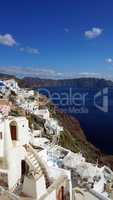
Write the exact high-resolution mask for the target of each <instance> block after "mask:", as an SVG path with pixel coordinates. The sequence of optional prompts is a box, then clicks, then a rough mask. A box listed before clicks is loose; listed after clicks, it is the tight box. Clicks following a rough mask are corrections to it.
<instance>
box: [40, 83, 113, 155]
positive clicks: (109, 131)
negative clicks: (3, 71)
mask: <svg viewBox="0 0 113 200" xmlns="http://www.w3.org/2000/svg"><path fill="white" fill-rule="evenodd" d="M37 91H38V92H39V93H41V94H44V95H46V96H47V97H49V98H50V99H51V100H52V101H53V102H54V104H56V105H57V106H58V107H59V108H60V109H61V110H62V111H64V112H65V113H67V114H68V115H71V116H73V117H75V118H77V119H79V121H80V125H81V127H82V129H83V131H84V133H85V135H86V136H87V139H88V141H90V142H91V143H92V144H94V145H95V146H96V147H97V148H100V149H101V150H102V151H103V152H104V153H106V154H111V155H113V88H112V87H109V88H108V87H105V88H101V89H99V88H93V89H92V88H74V87H48V88H38V89H37Z"/></svg>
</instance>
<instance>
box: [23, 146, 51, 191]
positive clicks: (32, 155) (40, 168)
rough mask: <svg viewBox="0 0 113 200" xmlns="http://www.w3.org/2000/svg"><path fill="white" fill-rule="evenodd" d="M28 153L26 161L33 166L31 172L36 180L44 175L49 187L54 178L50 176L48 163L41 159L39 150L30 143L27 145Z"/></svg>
mask: <svg viewBox="0 0 113 200" xmlns="http://www.w3.org/2000/svg"><path fill="white" fill-rule="evenodd" d="M25 149H26V152H27V155H26V162H27V163H28V165H29V166H30V168H31V174H32V176H33V177H34V178H35V180H37V179H39V178H40V177H41V176H42V175H44V177H45V182H46V187H47V188H48V187H49V186H50V185H51V184H52V180H50V178H49V169H48V167H47V164H46V163H45V162H44V160H43V161H42V160H41V159H40V157H39V156H38V154H37V151H35V150H34V149H33V147H32V146H31V145H30V144H29V145H26V146H25Z"/></svg>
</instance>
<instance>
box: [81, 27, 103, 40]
mask: <svg viewBox="0 0 113 200" xmlns="http://www.w3.org/2000/svg"><path fill="white" fill-rule="evenodd" d="M102 33H103V29H101V28H92V29H91V30H88V31H85V33H84V34H85V37H86V38H88V39H95V38H97V37H99V36H100V35H101V34H102Z"/></svg>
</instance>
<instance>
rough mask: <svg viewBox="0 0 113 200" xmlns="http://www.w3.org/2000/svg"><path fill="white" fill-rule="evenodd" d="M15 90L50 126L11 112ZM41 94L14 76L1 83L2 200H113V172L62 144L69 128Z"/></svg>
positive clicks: (21, 104) (24, 105)
mask: <svg viewBox="0 0 113 200" xmlns="http://www.w3.org/2000/svg"><path fill="white" fill-rule="evenodd" d="M11 93H14V94H15V99H16V100H15V102H16V103H15V105H16V106H17V107H18V108H20V109H23V110H24V111H25V112H26V113H31V114H34V115H35V116H37V117H39V118H40V119H41V120H42V121H43V123H44V127H41V126H40V125H39V124H36V125H37V128H36V127H35V126H33V125H32V126H31V127H30V126H29V122H28V119H27V118H26V117H25V116H16V115H15V116H14V115H11V112H10V110H11V107H13V106H14V105H12V102H11V100H10V98H9V96H10V94H11ZM39 97H40V94H38V92H37V94H35V92H34V91H33V90H29V89H22V88H20V87H19V86H18V83H17V82H16V80H14V79H6V80H1V81H0V200H113V171H112V170H111V169H110V168H109V167H107V166H102V167H100V166H99V165H98V160H97V163H96V164H94V163H89V162H87V161H86V159H85V157H84V156H83V155H82V153H81V152H79V153H74V152H72V151H70V150H68V149H65V148H63V147H62V146H60V145H58V140H59V137H60V135H61V134H62V131H63V127H62V126H61V125H60V122H59V121H58V120H56V119H54V118H53V117H51V114H50V111H49V109H48V108H47V107H46V106H45V107H43V108H42V109H41V108H40V107H39V103H38V102H39V101H38V100H39ZM44 129H45V130H46V133H47V135H48V136H50V138H52V140H51V139H49V137H46V134H44Z"/></svg>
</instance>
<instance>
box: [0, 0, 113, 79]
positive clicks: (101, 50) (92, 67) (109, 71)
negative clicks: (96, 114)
mask: <svg viewBox="0 0 113 200" xmlns="http://www.w3.org/2000/svg"><path fill="white" fill-rule="evenodd" d="M0 71H1V72H7V73H13V74H16V75H19V76H21V75H23V76H30V75H32V76H40V77H46V78H49V77H51V78H62V77H66V78H68V77H70V78H71V77H75V76H78V75H81V76H82V75H84V76H106V77H108V78H109V77H112V76H113V1H112V0H95V1H91V0H19V1H15V0H11V1H6V0H4V1H1V3H0Z"/></svg>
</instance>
